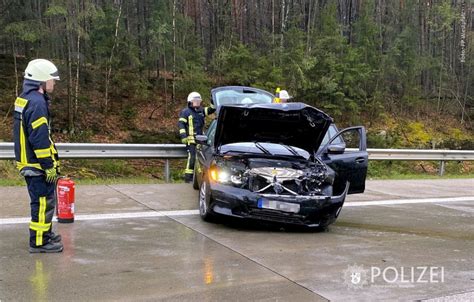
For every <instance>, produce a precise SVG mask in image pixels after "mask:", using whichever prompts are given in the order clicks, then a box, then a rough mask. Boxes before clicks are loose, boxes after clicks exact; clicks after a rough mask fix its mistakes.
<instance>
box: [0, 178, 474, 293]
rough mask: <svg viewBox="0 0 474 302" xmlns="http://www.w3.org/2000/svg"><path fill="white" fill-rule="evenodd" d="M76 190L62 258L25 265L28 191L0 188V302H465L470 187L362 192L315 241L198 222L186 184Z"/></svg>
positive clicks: (472, 229)
mask: <svg viewBox="0 0 474 302" xmlns="http://www.w3.org/2000/svg"><path fill="white" fill-rule="evenodd" d="M76 190H77V196H76V211H77V214H78V215H77V216H76V217H77V218H78V219H77V221H76V222H75V223H73V224H58V223H56V224H55V229H57V231H58V232H59V233H60V234H61V235H62V236H63V243H64V247H65V250H64V252H63V253H61V254H50V255H45V254H42V255H38V254H35V255H30V254H29V253H28V251H27V245H28V238H27V234H28V227H27V223H26V222H25V221H26V220H25V219H22V218H24V217H27V215H28V211H29V210H28V197H27V193H26V189H25V188H21V187H0V300H1V301H31V300H35V301H65V300H67V301H91V300H93V301H96V300H109V301H110V300H113V301H117V300H124V301H128V300H133V301H142V300H146V301H148V300H149V301H156V300H175V301H201V300H204V301H221V300H229V301H237V300H238V301H248V300H264V301H289V300H291V301H313V300H314V301H319V300H328V299H329V300H381V299H386V300H394V299H402V300H407V299H409V300H425V299H435V298H440V297H448V298H451V299H454V298H456V299H459V300H461V301H463V300H469V299H474V179H465V180H419V181H412V180H410V181H368V182H367V190H366V193H365V194H362V195H354V196H350V197H349V198H348V200H347V204H346V205H345V207H344V208H343V211H342V213H341V216H340V217H339V219H338V221H337V222H336V224H334V225H332V226H331V227H330V229H329V230H328V231H327V232H322V233H321V232H319V233H317V232H312V231H306V230H301V229H288V228H287V229H283V228H281V227H280V226H274V225H260V224H254V223H248V222H239V221H230V222H228V221H224V222H221V223H212V224H211V223H205V222H202V221H201V220H200V218H199V216H198V215H196V214H195V213H196V211H195V209H196V208H197V192H196V191H194V190H192V188H190V186H188V185H185V184H172V185H113V186H81V187H77V188H76ZM427 198H436V199H431V200H429V199H428V200H427ZM418 199H423V200H418ZM366 201H372V202H373V203H372V204H367V203H364V202H366ZM379 201H388V202H386V204H381V203H382V202H380V203H379ZM397 201H398V202H397ZM410 201H411V202H413V203H408V202H410ZM378 203H379V204H378ZM189 210H193V211H189ZM177 211H181V212H177ZM105 214H109V215H108V216H107V215H105ZM110 214H114V216H111V215H110ZM349 267H351V268H352V269H351V270H348V268H349ZM423 268H426V271H425V273H424V274H423V276H420V275H421V271H422V270H423ZM430 269H431V270H432V273H431V274H429V273H428V272H429V270H430ZM379 271H380V272H381V273H380V276H379V275H377V272H379ZM412 271H413V272H412ZM383 272H386V275H385V278H383V276H382V275H383ZM358 273H360V275H359V274H358ZM351 276H352V277H351ZM357 276H360V277H361V278H362V281H366V282H362V283H351V281H353V279H352V278H357ZM395 277H397V278H395ZM413 277H414V278H413ZM430 277H431V280H430ZM417 279H418V280H417ZM354 280H355V281H357V279H354ZM407 281H408V282H407ZM440 301H441V300H440Z"/></svg>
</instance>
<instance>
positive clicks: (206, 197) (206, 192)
mask: <svg viewBox="0 0 474 302" xmlns="http://www.w3.org/2000/svg"><path fill="white" fill-rule="evenodd" d="M210 199H211V196H210V188H209V183H208V182H207V180H205V179H203V181H202V183H201V188H200V189H199V215H200V216H201V218H202V220H204V221H208V222H209V221H212V220H213V218H215V215H214V213H212V210H211V209H209V204H210V202H209V201H210Z"/></svg>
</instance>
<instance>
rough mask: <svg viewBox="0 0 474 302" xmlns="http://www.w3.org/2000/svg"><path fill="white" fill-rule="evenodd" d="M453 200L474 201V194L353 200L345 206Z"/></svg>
mask: <svg viewBox="0 0 474 302" xmlns="http://www.w3.org/2000/svg"><path fill="white" fill-rule="evenodd" d="M453 201H474V196H464V197H450V198H422V199H391V200H375V201H357V202H356V201H352V202H345V203H344V207H366V206H386V205H399V204H410V203H437V202H453Z"/></svg>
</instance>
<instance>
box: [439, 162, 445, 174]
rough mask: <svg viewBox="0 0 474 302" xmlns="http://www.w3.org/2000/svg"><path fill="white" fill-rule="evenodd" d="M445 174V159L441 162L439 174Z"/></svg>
mask: <svg viewBox="0 0 474 302" xmlns="http://www.w3.org/2000/svg"><path fill="white" fill-rule="evenodd" d="M443 174H444V160H442V161H440V162H439V176H443Z"/></svg>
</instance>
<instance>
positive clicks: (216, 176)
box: [209, 166, 242, 185]
mask: <svg viewBox="0 0 474 302" xmlns="http://www.w3.org/2000/svg"><path fill="white" fill-rule="evenodd" d="M209 175H210V177H211V179H212V180H214V181H216V182H218V183H222V184H230V183H232V184H234V185H241V184H242V177H241V176H240V175H233V174H231V172H230V171H228V170H226V169H223V168H220V167H216V166H214V167H211V169H209Z"/></svg>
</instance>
